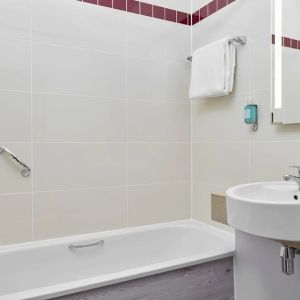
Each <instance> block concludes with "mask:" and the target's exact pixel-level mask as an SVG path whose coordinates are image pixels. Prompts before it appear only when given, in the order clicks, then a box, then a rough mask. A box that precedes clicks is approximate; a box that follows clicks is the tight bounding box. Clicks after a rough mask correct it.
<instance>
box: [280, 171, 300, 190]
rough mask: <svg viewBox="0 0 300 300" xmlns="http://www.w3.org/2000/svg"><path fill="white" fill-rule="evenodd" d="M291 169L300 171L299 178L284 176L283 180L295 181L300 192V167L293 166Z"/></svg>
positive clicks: (299, 172)
mask: <svg viewBox="0 0 300 300" xmlns="http://www.w3.org/2000/svg"><path fill="white" fill-rule="evenodd" d="M290 168H296V169H297V171H298V176H294V175H284V176H283V179H284V180H285V181H290V180H292V181H295V182H296V183H297V185H298V190H299V191H300V166H291V167H290Z"/></svg>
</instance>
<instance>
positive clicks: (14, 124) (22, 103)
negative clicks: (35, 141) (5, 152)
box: [0, 91, 31, 142]
mask: <svg viewBox="0 0 300 300" xmlns="http://www.w3.org/2000/svg"><path fill="white" fill-rule="evenodd" d="M0 107H1V110H0V141H1V142H30V130H31V119H30V118H31V95H30V93H27V92H25V93H23V92H20V93H19V92H6V91H0Z"/></svg>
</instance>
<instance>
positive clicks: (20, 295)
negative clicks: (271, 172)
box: [0, 219, 235, 300]
mask: <svg viewBox="0 0 300 300" xmlns="http://www.w3.org/2000/svg"><path fill="white" fill-rule="evenodd" d="M167 227H183V228H184V227H190V228H196V229H197V228H198V229H199V228H201V229H203V230H205V232H206V233H212V234H213V235H214V237H217V238H220V240H222V241H224V243H225V244H226V247H225V246H224V249H221V248H222V247H220V248H218V249H217V250H214V251H212V250H209V251H206V252H202V253H201V254H199V255H195V256H188V257H184V258H181V259H173V260H167V261H164V262H160V263H156V264H151V265H145V266H141V267H138V268H134V269H128V270H124V271H119V272H115V273H111V274H108V275H100V276H96V277H90V278H86V279H80V280H75V281H68V282H66V283H62V284H56V285H51V286H47V287H41V288H36V289H31V290H25V291H22V292H17V293H12V294H6V295H0V300H4V299H7V297H8V296H9V299H10V300H21V299H22V300H29V299H32V300H45V299H51V298H53V297H61V296H66V295H70V294H73V293H78V292H84V291H87V290H92V289H96V288H101V287H104V286H108V285H112V284H117V283H122V282H125V281H130V280H134V279H138V278H143V277H147V276H151V275H156V274H160V273H165V272H169V271H173V270H177V269H181V268H185V267H190V266H195V265H198V264H203V263H208V262H211V261H214V260H219V259H223V258H227V257H232V256H233V255H234V250H235V245H234V234H233V233H230V232H227V231H224V230H222V229H219V228H215V227H213V226H211V225H208V224H205V223H202V222H200V221H196V220H192V219H188V220H181V221H174V222H165V223H159V224H153V225H143V226H136V227H129V228H123V229H116V230H109V231H103V232H97V233H88V234H81V235H74V236H67V237H59V238H54V239H47V240H41V241H31V242H26V243H20V244H13V245H7V246H1V247H0V254H4V253H7V252H12V251H22V250H26V249H32V247H34V248H35V249H38V248H42V247H45V246H51V245H57V244H62V243H63V244H65V243H71V242H76V241H79V240H80V241H84V240H91V239H95V238H99V236H101V238H105V237H108V236H116V235H125V234H130V233H136V232H143V231H145V230H153V229H160V228H167ZM208 252H209V253H208ZM49 297H50V298H49Z"/></svg>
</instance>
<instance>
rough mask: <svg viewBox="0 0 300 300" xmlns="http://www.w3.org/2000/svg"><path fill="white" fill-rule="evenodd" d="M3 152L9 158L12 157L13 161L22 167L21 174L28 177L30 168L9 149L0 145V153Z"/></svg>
mask: <svg viewBox="0 0 300 300" xmlns="http://www.w3.org/2000/svg"><path fill="white" fill-rule="evenodd" d="M2 153H5V154H7V155H8V156H9V157H10V158H12V159H13V160H14V161H16V162H17V163H18V164H19V165H20V166H21V167H23V169H22V170H21V175H22V176H23V177H28V176H29V175H30V172H31V170H30V168H29V167H28V166H27V165H26V164H25V163H23V162H22V161H21V160H20V159H19V158H18V157H17V156H16V155H15V154H13V153H12V152H11V151H10V150H8V149H7V148H5V147H3V146H0V154H2Z"/></svg>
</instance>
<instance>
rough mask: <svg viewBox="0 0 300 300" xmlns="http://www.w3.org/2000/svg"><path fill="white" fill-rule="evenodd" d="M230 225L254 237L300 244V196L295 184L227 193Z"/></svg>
mask: <svg viewBox="0 0 300 300" xmlns="http://www.w3.org/2000/svg"><path fill="white" fill-rule="evenodd" d="M226 201H227V216H228V223H229V225H231V226H232V227H233V228H235V229H237V230H240V231H243V232H246V233H250V234H253V235H257V236H261V237H265V238H270V239H275V240H285V241H297V242H299V241H300V192H299V191H298V186H297V184H296V183H294V182H261V183H251V184H244V185H239V186H235V187H232V188H230V189H228V190H227V191H226Z"/></svg>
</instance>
